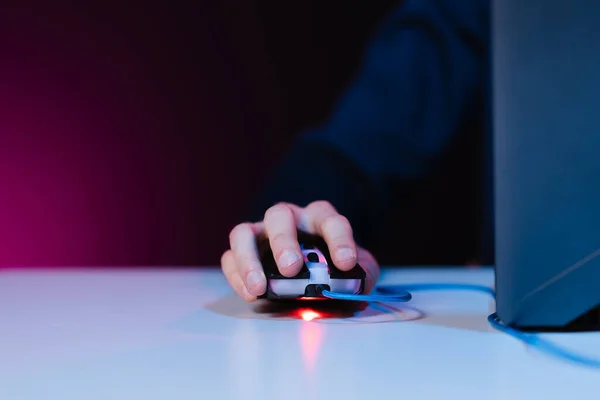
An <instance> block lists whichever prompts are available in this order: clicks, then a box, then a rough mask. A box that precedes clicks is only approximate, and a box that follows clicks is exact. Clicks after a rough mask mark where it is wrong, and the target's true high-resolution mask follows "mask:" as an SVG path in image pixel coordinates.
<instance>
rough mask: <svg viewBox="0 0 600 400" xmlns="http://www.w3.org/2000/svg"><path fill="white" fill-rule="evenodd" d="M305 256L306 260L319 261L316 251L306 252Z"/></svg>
mask: <svg viewBox="0 0 600 400" xmlns="http://www.w3.org/2000/svg"><path fill="white" fill-rule="evenodd" d="M306 258H307V259H308V261H310V262H314V263H317V262H319V255H318V254H317V253H313V252H311V253H308V254H307V255H306Z"/></svg>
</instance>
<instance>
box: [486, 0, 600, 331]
mask: <svg viewBox="0 0 600 400" xmlns="http://www.w3.org/2000/svg"><path fill="white" fill-rule="evenodd" d="M491 21H492V32H491V37H492V54H493V55H492V65H493V66H492V86H493V89H492V92H493V100H492V105H493V106H492V107H493V120H494V122H493V135H494V142H493V144H494V148H493V153H494V155H493V159H494V185H495V188H494V207H495V229H496V230H495V257H496V260H495V263H496V265H495V267H496V288H495V289H496V295H497V314H498V317H499V318H500V319H501V320H502V322H504V323H505V324H507V325H510V326H512V327H516V328H519V329H521V330H534V331H563V330H570V331H572V330H575V331H583V330H598V329H599V328H600V311H599V307H598V306H599V305H600V2H599V1H597V0H577V1H564V0H528V1H523V0H499V1H494V2H493V6H492V19H491Z"/></svg>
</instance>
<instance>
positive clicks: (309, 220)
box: [221, 201, 379, 302]
mask: <svg viewBox="0 0 600 400" xmlns="http://www.w3.org/2000/svg"><path fill="white" fill-rule="evenodd" d="M297 229H301V230H303V231H306V232H308V233H312V234H316V235H319V236H321V237H322V238H323V239H324V240H325V243H327V247H328V248H329V251H330V253H331V258H332V260H333V262H334V264H335V266H336V267H337V268H338V269H340V270H342V271H349V270H351V269H352V268H353V267H354V266H355V265H356V263H357V262H358V264H360V266H361V267H362V268H363V269H364V270H365V272H366V279H365V290H364V292H365V293H369V292H370V291H371V290H372V289H373V286H375V283H376V282H377V280H378V279H379V265H378V264H377V261H376V260H375V258H374V257H373V255H372V254H371V253H369V252H368V251H367V250H365V249H363V248H360V247H359V246H357V245H356V243H355V242H354V238H353V233H352V227H351V226H350V222H349V221H348V219H347V218H346V217H344V216H342V215H340V214H339V213H338V212H337V211H336V209H335V208H334V207H333V206H332V205H331V204H330V203H329V202H327V201H315V202H313V203H311V204H309V205H308V206H306V207H304V208H303V207H299V206H297V205H294V204H289V203H279V204H276V205H274V206H273V207H271V208H269V209H268V210H267V212H266V213H265V216H264V220H263V221H261V222H254V223H251V222H246V223H242V224H239V225H237V226H236V227H235V228H233V230H232V231H231V233H230V234H229V245H230V249H229V250H227V251H226V252H225V253H224V254H223V256H222V257H221V268H222V269H223V273H224V274H225V277H226V278H227V281H228V282H229V284H230V285H231V287H232V288H233V289H234V290H235V291H236V292H237V294H238V295H240V296H241V297H242V298H243V299H244V300H246V301H248V302H252V301H255V300H256V298H257V297H258V296H260V295H262V294H264V293H265V292H266V289H267V280H266V277H265V274H264V272H263V268H262V265H261V263H260V260H259V256H258V250H257V246H256V237H257V235H260V234H264V235H266V236H267V237H268V238H269V242H270V245H271V250H272V251H273V256H274V258H275V260H276V262H277V267H278V268H279V272H280V273H281V274H282V275H283V276H285V277H293V276H295V275H297V274H298V273H299V272H300V269H301V268H302V266H303V263H304V262H303V259H302V253H301V252H300V245H299V243H298V238H297V231H296V230H297Z"/></svg>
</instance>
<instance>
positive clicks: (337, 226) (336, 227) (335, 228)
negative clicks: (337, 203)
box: [321, 214, 352, 235]
mask: <svg viewBox="0 0 600 400" xmlns="http://www.w3.org/2000/svg"><path fill="white" fill-rule="evenodd" d="M321 227H322V228H323V231H324V232H327V231H331V233H339V234H342V235H346V234H348V233H349V232H351V231H352V227H351V225H350V221H349V220H348V218H346V217H344V216H343V215H339V214H334V215H329V216H327V217H325V218H324V219H323V221H322V222H321Z"/></svg>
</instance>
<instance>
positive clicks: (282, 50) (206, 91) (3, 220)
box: [0, 0, 478, 266]
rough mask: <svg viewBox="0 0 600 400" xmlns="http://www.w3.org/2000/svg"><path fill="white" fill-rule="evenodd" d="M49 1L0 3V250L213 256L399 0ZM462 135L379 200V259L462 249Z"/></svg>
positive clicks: (467, 200)
mask: <svg viewBox="0 0 600 400" xmlns="http://www.w3.org/2000/svg"><path fill="white" fill-rule="evenodd" d="M49 3H50V2H47V3H45V2H41V1H37V2H14V4H13V5H10V4H7V3H4V4H5V5H4V6H2V10H1V12H0V51H1V53H0V54H2V63H1V67H0V68H1V69H2V70H1V71H0V72H2V73H1V74H0V105H1V107H0V174H1V176H0V178H1V179H0V195H1V196H0V229H1V232H2V233H1V234H0V240H1V242H0V264H1V265H11V266H32V265H37V266H42V265H65V266H70V265H89V266H103V265H216V264H217V263H218V261H219V257H220V254H221V253H222V252H223V251H224V249H225V248H226V245H227V237H228V232H229V230H230V229H231V228H232V227H233V226H234V225H235V224H236V223H238V222H240V221H241V219H242V218H243V216H244V211H245V208H246V207H247V206H248V204H249V202H250V200H251V199H252V198H253V196H255V195H256V193H258V191H259V190H260V189H261V184H262V183H263V182H264V181H265V179H266V177H267V176H268V174H269V171H270V170H271V169H272V168H274V166H275V165H276V163H277V161H278V160H279V159H280V158H281V157H282V156H283V155H284V154H285V149H286V147H287V146H288V145H289V143H290V140H291V139H292V138H293V137H294V135H296V134H298V133H299V132H300V131H301V130H302V129H304V128H307V127H309V126H310V125H314V124H318V123H319V122H321V121H323V120H324V119H325V118H326V117H327V115H328V113H329V110H330V109H331V107H332V106H333V104H334V103H335V101H336V99H337V98H338V97H339V96H340V94H341V92H342V91H343V89H344V88H345V87H346V85H348V84H349V83H350V82H351V80H352V77H353V76H354V74H355V73H356V72H357V68H358V67H359V65H360V60H361V56H362V54H363V51H364V49H365V46H366V44H367V40H368V38H369V36H370V35H371V34H372V32H373V31H374V29H375V27H376V25H377V23H378V22H379V21H380V20H381V18H382V17H383V16H384V15H385V14H386V13H387V12H388V11H389V10H391V8H392V7H394V6H395V5H396V4H397V3H398V2H396V1H388V0H386V1H377V2H359V1H355V2H348V1H345V2H339V1H332V2H319V1H304V2H296V3H294V4H291V3H288V2H277V1H258V0H252V1H250V0H244V1H242V0H236V1H230V2H189V4H185V5H183V3H182V4H173V3H168V2H152V3H147V2H139V3H137V4H136V3H133V2H129V3H127V5H124V4H120V3H117V2H79V3H74V2H73V3H69V2H63V3H57V2H52V4H49ZM399 107H401V105H399ZM464 140H466V142H465V143H469V144H470V143H472V142H473V140H472V137H470V136H469V133H465V139H464ZM459 147H460V146H459ZM461 149H462V150H461V151H457V152H454V153H453V154H452V155H451V156H450V157H449V159H448V162H447V164H445V165H444V166H443V167H442V168H440V172H439V173H437V174H436V175H435V176H432V177H431V179H428V180H427V181H425V182H422V183H421V184H420V185H419V187H418V188H417V190H416V191H415V196H414V198H411V199H408V200H407V203H406V204H405V205H403V207H402V209H401V210H400V211H399V214H398V215H395V216H390V217H393V218H396V219H397V220H398V221H401V223H400V224H399V225H398V226H399V228H398V229H397V231H395V232H393V234H390V236H389V238H390V239H389V243H382V244H381V247H382V249H384V248H390V247H391V248H393V249H394V250H395V251H396V253H392V254H386V252H384V251H383V250H381V249H375V250H376V252H377V253H378V254H379V255H380V257H381V261H382V262H384V263H395V264H416V263H421V264H450V263H453V264H460V263H464V262H466V261H467V260H468V259H469V258H470V257H472V255H473V253H472V251H473V246H474V243H475V237H476V230H475V225H476V224H475V222H476V221H475V216H476V215H477V204H478V200H477V198H476V196H474V193H477V190H475V189H474V182H476V181H475V179H476V175H475V174H474V173H473V171H474V167H473V166H474V165H476V164H475V162H476V161H475V158H476V156H475V155H474V152H473V147H472V146H471V147H469V146H462V147H461ZM398 249H401V251H400V253H397V251H398Z"/></svg>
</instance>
